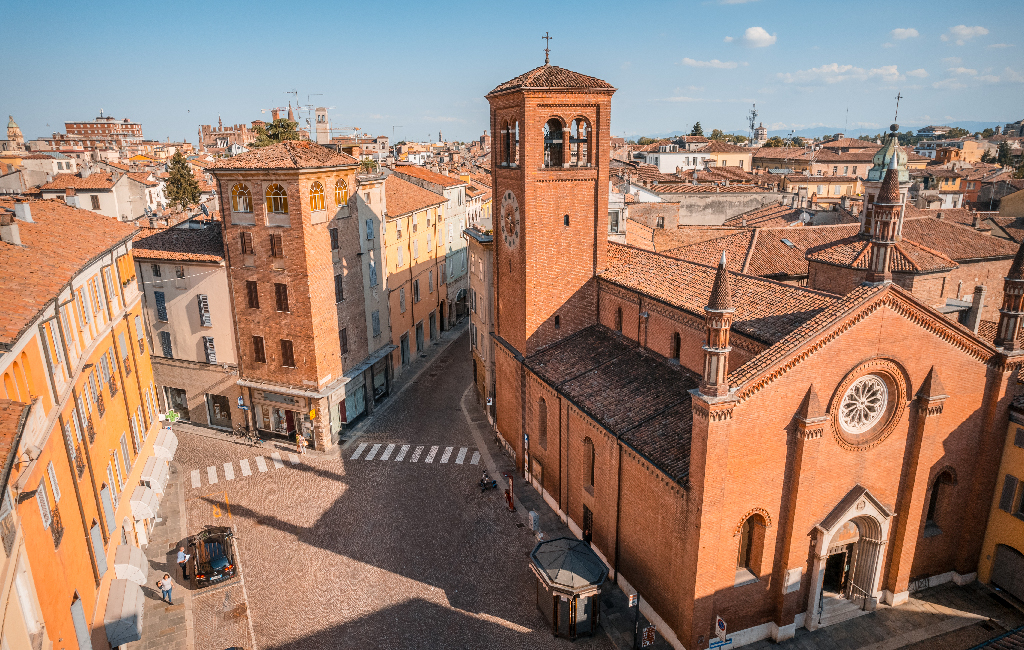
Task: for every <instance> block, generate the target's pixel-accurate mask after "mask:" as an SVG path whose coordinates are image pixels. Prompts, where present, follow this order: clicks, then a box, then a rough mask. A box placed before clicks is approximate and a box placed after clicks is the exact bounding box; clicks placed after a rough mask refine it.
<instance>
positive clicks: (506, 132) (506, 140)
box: [501, 122, 512, 167]
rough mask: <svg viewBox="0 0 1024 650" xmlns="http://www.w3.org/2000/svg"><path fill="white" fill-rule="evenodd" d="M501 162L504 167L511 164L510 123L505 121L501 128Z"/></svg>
mask: <svg viewBox="0 0 1024 650" xmlns="http://www.w3.org/2000/svg"><path fill="white" fill-rule="evenodd" d="M501 144H502V147H501V155H502V159H501V162H502V164H504V165H505V166H506V167H508V166H509V165H510V164H512V125H511V124H509V123H508V122H505V125H504V126H503V127H502V128H501Z"/></svg>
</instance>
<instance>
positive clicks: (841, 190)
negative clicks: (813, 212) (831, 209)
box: [782, 174, 864, 203]
mask: <svg viewBox="0 0 1024 650" xmlns="http://www.w3.org/2000/svg"><path fill="white" fill-rule="evenodd" d="M800 190H804V191H805V192H806V194H807V198H808V199H811V200H813V201H814V202H815V203H838V202H839V200H840V199H841V198H842V197H844V196H859V195H860V194H862V193H863V192H864V188H863V186H862V185H861V182H860V178H859V177H857V176H825V175H822V176H807V175H804V174H789V175H787V176H785V177H784V178H783V181H782V191H784V192H799V191H800Z"/></svg>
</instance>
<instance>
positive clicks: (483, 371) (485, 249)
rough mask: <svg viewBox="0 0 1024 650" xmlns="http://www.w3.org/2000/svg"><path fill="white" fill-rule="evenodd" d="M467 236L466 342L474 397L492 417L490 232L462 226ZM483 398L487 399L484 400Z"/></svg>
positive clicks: (491, 242)
mask: <svg viewBox="0 0 1024 650" xmlns="http://www.w3.org/2000/svg"><path fill="white" fill-rule="evenodd" d="M466 236H467V237H468V238H469V346H470V349H471V350H472V351H473V383H474V384H475V385H476V392H477V398H478V399H479V400H480V403H481V404H483V405H485V406H486V409H487V417H488V418H490V419H491V420H492V421H493V419H494V402H493V398H494V233H493V232H490V231H484V230H481V229H478V228H473V227H470V228H466ZM487 400H491V402H488V401H487Z"/></svg>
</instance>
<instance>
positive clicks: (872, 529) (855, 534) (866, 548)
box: [821, 517, 882, 600]
mask: <svg viewBox="0 0 1024 650" xmlns="http://www.w3.org/2000/svg"><path fill="white" fill-rule="evenodd" d="M880 537H881V527H880V526H879V525H878V522H877V521H875V519H874V518H872V517H855V518H853V519H851V520H850V521H847V522H846V523H845V524H843V525H842V526H840V527H839V530H837V531H836V532H835V534H834V535H833V536H832V539H831V540H830V541H829V546H828V554H827V557H826V559H825V574H824V576H823V577H822V584H821V588H822V592H823V593H824V594H825V595H828V596H832V597H838V598H845V599H846V600H857V599H864V598H865V597H867V598H871V597H872V595H873V594H874V591H875V587H876V585H875V574H876V573H877V570H876V569H877V568H878V563H879V562H881V559H882V558H881V551H882V547H881V544H880V543H881V540H880Z"/></svg>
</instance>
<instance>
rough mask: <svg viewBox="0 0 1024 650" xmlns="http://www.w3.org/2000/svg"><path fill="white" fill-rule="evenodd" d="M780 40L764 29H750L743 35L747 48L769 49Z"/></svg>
mask: <svg viewBox="0 0 1024 650" xmlns="http://www.w3.org/2000/svg"><path fill="white" fill-rule="evenodd" d="M776 40H778V39H777V38H776V35H775V34H769V33H768V32H767V31H766V30H765V28H764V27H748V28H747V31H746V32H744V33H743V42H744V43H746V45H747V47H768V46H769V45H775V41H776Z"/></svg>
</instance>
